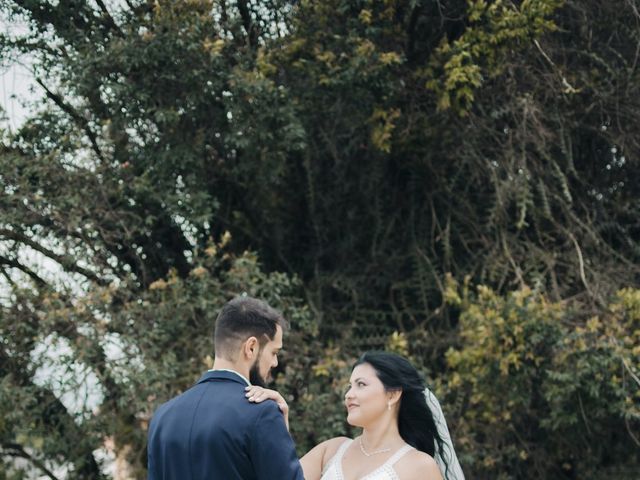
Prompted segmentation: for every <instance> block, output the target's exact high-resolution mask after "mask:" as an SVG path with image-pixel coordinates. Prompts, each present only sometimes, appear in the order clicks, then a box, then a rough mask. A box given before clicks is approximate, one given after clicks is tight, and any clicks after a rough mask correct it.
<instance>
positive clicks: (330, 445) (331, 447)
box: [321, 437, 349, 460]
mask: <svg viewBox="0 0 640 480" xmlns="http://www.w3.org/2000/svg"><path fill="white" fill-rule="evenodd" d="M347 440H349V438H348V437H333V438H330V439H329V440H327V441H325V442H322V444H324V458H325V460H329V459H330V458H331V457H333V456H334V455H335V454H336V452H337V451H338V449H339V448H340V445H342V444H343V443H344V442H346V441H347ZM322 444H321V445H322Z"/></svg>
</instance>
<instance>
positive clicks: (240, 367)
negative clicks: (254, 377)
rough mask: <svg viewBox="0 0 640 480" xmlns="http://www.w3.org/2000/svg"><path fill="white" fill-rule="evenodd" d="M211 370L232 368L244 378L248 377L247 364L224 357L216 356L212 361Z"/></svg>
mask: <svg viewBox="0 0 640 480" xmlns="http://www.w3.org/2000/svg"><path fill="white" fill-rule="evenodd" d="M213 370H233V371H234V372H238V373H239V374H240V375H242V376H243V377H245V378H249V365H245V364H244V362H234V361H231V360H227V359H226V358H221V357H216V358H215V360H214V361H213Z"/></svg>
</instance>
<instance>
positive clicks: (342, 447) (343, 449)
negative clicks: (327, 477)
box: [333, 438, 353, 462]
mask: <svg viewBox="0 0 640 480" xmlns="http://www.w3.org/2000/svg"><path fill="white" fill-rule="evenodd" d="M351 442H353V440H352V439H350V438H347V439H346V440H345V441H344V442H342V444H341V445H340V448H338V451H337V452H336V454H335V455H334V456H333V459H334V460H335V461H336V462H341V461H342V457H343V456H344V452H346V451H347V448H349V445H351Z"/></svg>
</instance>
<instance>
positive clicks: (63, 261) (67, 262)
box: [0, 228, 107, 285]
mask: <svg viewBox="0 0 640 480" xmlns="http://www.w3.org/2000/svg"><path fill="white" fill-rule="evenodd" d="M0 235H1V236H3V237H5V238H9V239H11V240H15V241H17V242H20V243H23V244H25V245H27V246H28V247H31V248H33V249H34V250H37V251H38V252H40V253H42V254H43V255H45V256H46V257H48V258H51V259H52V260H55V261H56V262H58V263H59V264H60V265H61V266H62V268H64V269H65V271H67V272H75V273H79V274H81V275H84V276H85V277H87V278H88V279H89V280H92V281H94V282H96V283H97V284H98V285H106V283H107V282H105V281H104V280H103V279H101V278H100V277H98V276H97V275H96V274H95V273H93V272H91V271H90V270H87V269H86V268H83V267H80V266H79V265H76V264H75V263H74V262H73V260H71V259H70V258H69V257H66V256H63V255H58V254H57V253H54V252H52V251H51V250H49V249H48V248H45V247H43V246H42V245H40V244H39V243H38V242H36V241H34V240H33V239H32V238H29V237H27V236H26V235H24V234H23V233H19V232H15V231H13V230H8V229H6V228H0Z"/></svg>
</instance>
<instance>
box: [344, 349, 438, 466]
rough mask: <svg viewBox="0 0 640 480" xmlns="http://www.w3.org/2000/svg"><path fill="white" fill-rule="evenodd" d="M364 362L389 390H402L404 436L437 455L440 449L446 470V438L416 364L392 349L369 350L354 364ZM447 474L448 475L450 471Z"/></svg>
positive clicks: (400, 414) (400, 423)
mask: <svg viewBox="0 0 640 480" xmlns="http://www.w3.org/2000/svg"><path fill="white" fill-rule="evenodd" d="M363 363H368V364H369V365H371V366H372V367H373V368H374V370H375V371H376V374H377V376H378V378H379V379H380V381H381V382H382V384H383V385H384V388H385V390H387V391H394V390H402V397H401V398H400V410H399V412H398V430H399V431H400V436H401V437H402V439H403V440H404V441H405V442H407V443H408V444H409V445H411V446H412V447H414V448H416V449H418V450H421V451H423V452H425V453H428V454H429V455H431V456H432V457H434V458H435V455H436V452H437V453H439V454H440V460H441V461H442V462H443V464H444V467H445V472H446V471H447V470H448V468H449V466H448V465H447V462H446V460H445V455H444V451H443V449H444V442H443V440H442V438H441V437H440V435H439V434H438V429H437V427H436V423H435V420H434V418H433V413H431V409H430V408H429V406H428V405H427V401H426V398H425V385H424V381H423V380H422V378H421V377H420V374H419V373H418V371H417V370H416V369H415V367H414V366H413V365H411V363H410V362H409V361H408V360H407V359H406V358H404V357H401V356H400V355H396V354H394V353H388V352H365V353H364V354H363V355H362V356H361V357H360V358H359V359H358V361H357V362H356V363H355V365H354V368H355V367H356V366H358V365H361V364H363ZM444 476H445V478H446V474H445V475H444Z"/></svg>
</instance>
